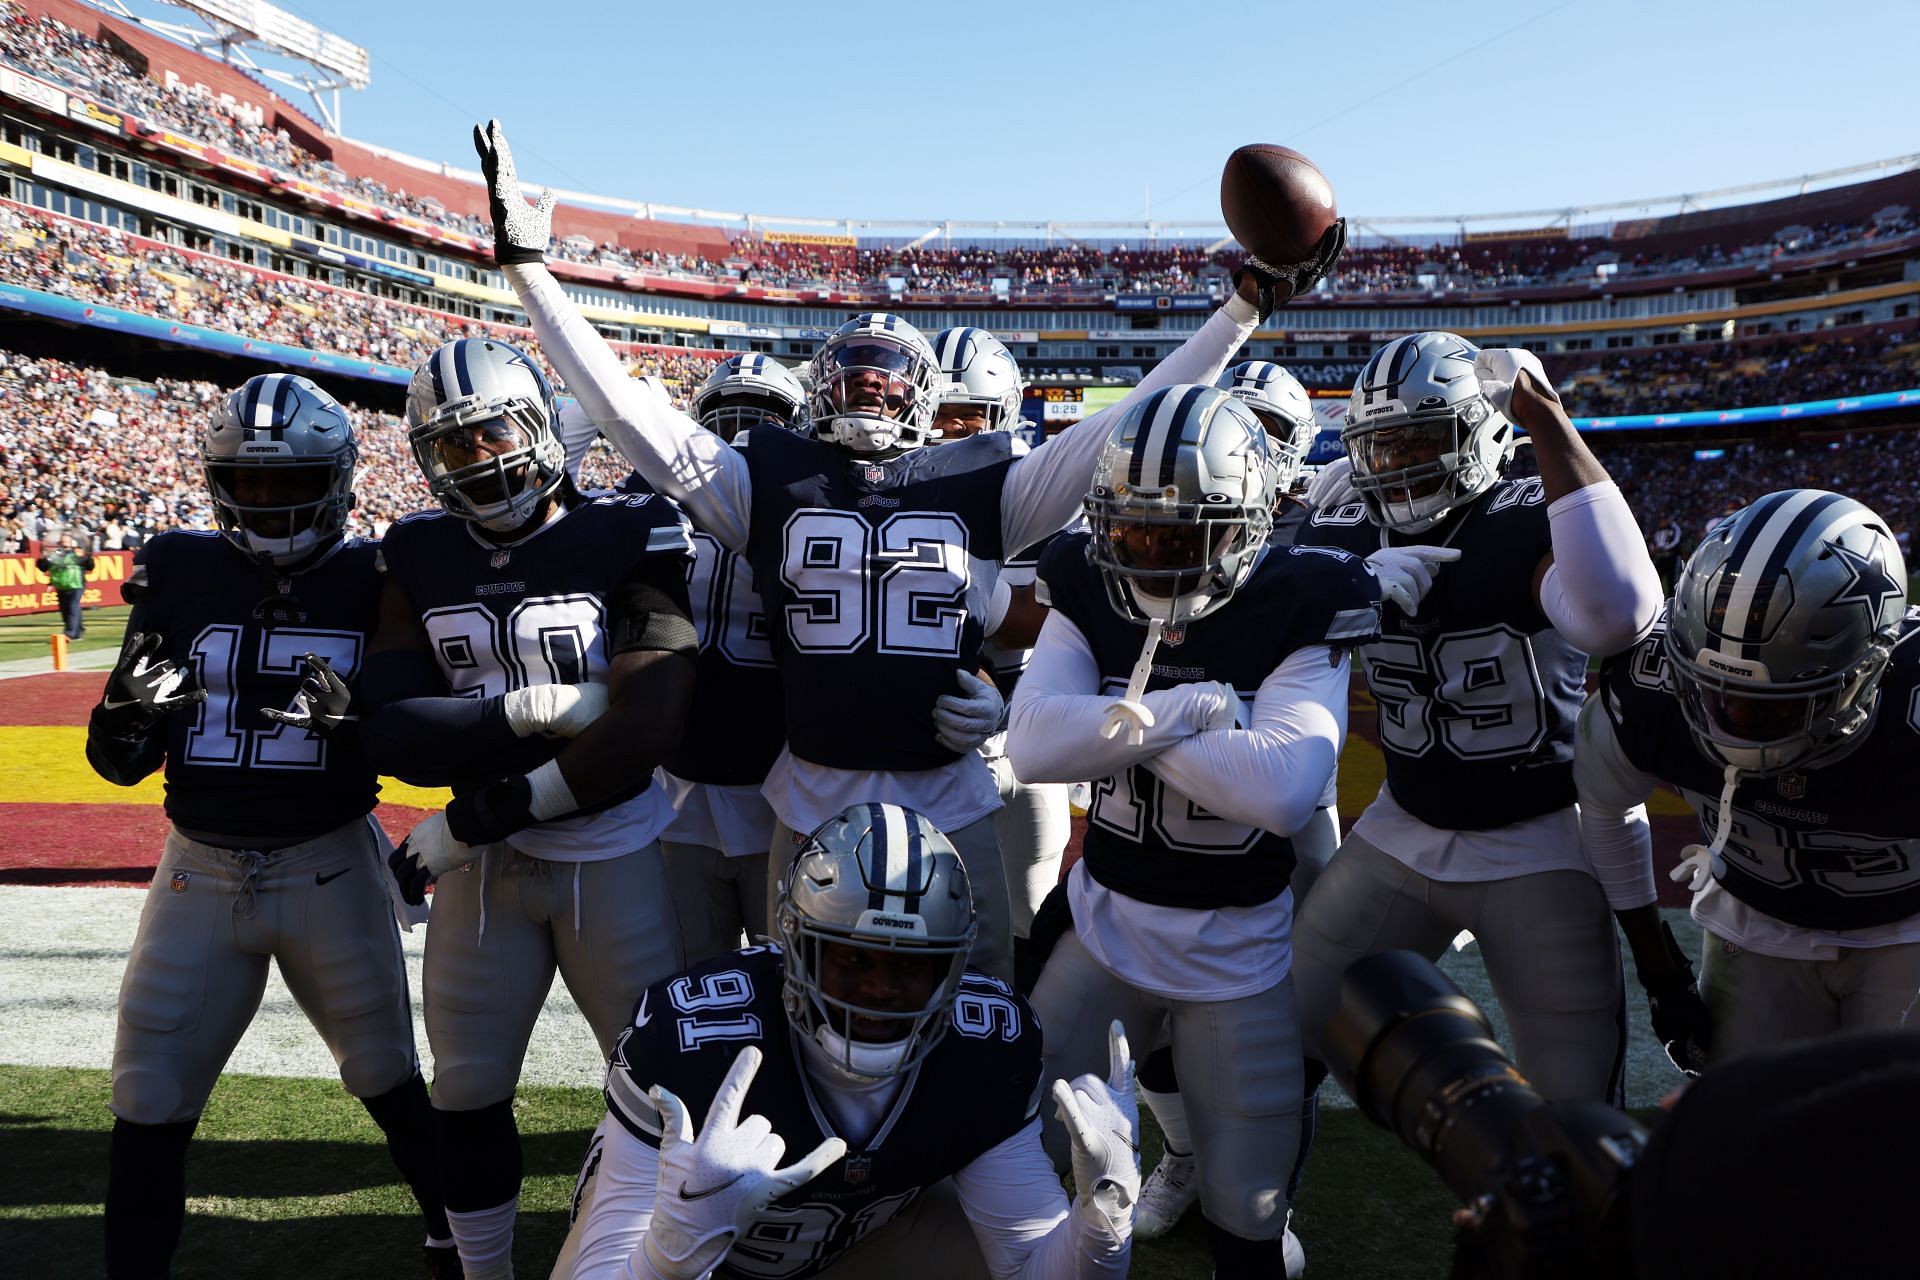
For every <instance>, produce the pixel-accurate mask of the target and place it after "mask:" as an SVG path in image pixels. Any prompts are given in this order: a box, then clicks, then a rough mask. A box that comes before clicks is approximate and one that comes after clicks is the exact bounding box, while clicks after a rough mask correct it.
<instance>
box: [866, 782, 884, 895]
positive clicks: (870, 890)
mask: <svg viewBox="0 0 1920 1280" xmlns="http://www.w3.org/2000/svg"><path fill="white" fill-rule="evenodd" d="M867 832H868V839H870V840H871V841H872V842H873V843H872V845H871V846H870V847H869V848H868V849H867V906H868V908H869V909H870V910H873V911H885V910H886V909H887V895H886V887H887V807H886V806H885V805H882V804H874V803H869V804H868V805H867Z"/></svg>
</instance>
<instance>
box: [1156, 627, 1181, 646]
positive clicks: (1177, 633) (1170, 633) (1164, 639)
mask: <svg viewBox="0 0 1920 1280" xmlns="http://www.w3.org/2000/svg"><path fill="white" fill-rule="evenodd" d="M1186 639H1187V624H1186V623H1184V622H1176V623H1174V624H1173V625H1172V626H1170V627H1168V628H1166V629H1165V630H1163V631H1162V632H1161V633H1160V643H1161V644H1184V643H1186Z"/></svg>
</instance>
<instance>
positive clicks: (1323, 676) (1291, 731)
mask: <svg viewBox="0 0 1920 1280" xmlns="http://www.w3.org/2000/svg"><path fill="white" fill-rule="evenodd" d="M1352 671H1353V660H1352V658H1351V657H1349V656H1348V655H1347V654H1345V653H1342V654H1340V655H1339V658H1338V660H1337V661H1335V660H1334V656H1333V650H1331V649H1329V648H1328V647H1327V646H1325V645H1313V646H1312V647H1310V648H1306V649H1299V650H1296V651H1295V652H1293V653H1291V654H1288V655H1287V659H1286V661H1285V662H1282V663H1281V664H1280V665H1279V666H1278V667H1275V668H1274V670H1273V674H1272V675H1269V676H1268V677H1267V678H1266V679H1265V680H1264V681H1262V682H1261V685H1260V690H1259V692H1258V693H1256V694H1255V695H1254V699H1253V723H1252V725H1251V726H1250V727H1248V728H1246V729H1212V730H1208V731H1207V732H1205V733H1196V734H1194V735H1193V736H1192V737H1190V738H1188V739H1186V740H1185V741H1184V742H1180V743H1177V744H1175V745H1174V746H1171V747H1169V748H1167V749H1166V750H1165V751H1162V752H1161V753H1160V754H1159V755H1157V756H1155V757H1154V758H1153V759H1151V760H1149V761H1147V768H1149V769H1151V770H1153V772H1155V773H1157V774H1159V775H1160V777H1161V778H1162V779H1163V780H1165V782H1166V783H1167V785H1169V786H1171V787H1172V788H1173V789H1174V790H1175V791H1178V792H1179V793H1180V794H1181V795H1183V796H1185V797H1186V798H1187V799H1189V800H1191V801H1193V803H1195V804H1197V805H1199V806H1200V807H1201V808H1202V809H1205V810H1206V811H1207V812H1208V813H1211V814H1213V815H1215V816H1216V817H1220V818H1224V819H1226V820H1227V821H1228V822H1238V823H1243V824H1245V825H1246V826H1249V827H1257V828H1258V829H1260V830H1262V831H1271V832H1274V833H1275V834H1276V835H1283V836H1290V835H1292V834H1293V833H1294V832H1296V831H1298V830H1300V828H1302V827H1304V826H1306V825H1307V821H1308V819H1310V818H1312V817H1313V812H1314V810H1315V809H1317V808H1318V807H1319V805H1320V799H1321V796H1322V795H1323V794H1324V793H1325V791H1326V787H1327V779H1328V778H1330V777H1332V776H1333V769H1334V765H1335V764H1336V763H1337V762H1338V761H1339V759H1340V745H1341V744H1342V743H1343V742H1345V741H1346V738H1347V696H1348V695H1347V684H1348V680H1349V678H1350V677H1351V675H1352Z"/></svg>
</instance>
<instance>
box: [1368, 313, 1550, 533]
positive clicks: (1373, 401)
mask: <svg viewBox="0 0 1920 1280" xmlns="http://www.w3.org/2000/svg"><path fill="white" fill-rule="evenodd" d="M1479 352H1480V348H1478V347H1476V346H1474V345H1473V344H1472V343H1471V342H1468V341H1467V340H1466V339H1465V338H1462V337H1459V336H1457V335H1455V334H1451V333H1416V334H1414V335H1413V336H1411V337H1407V338H1395V339H1394V340H1393V341H1392V342H1389V343H1388V344H1387V345H1386V346H1384V347H1382V348H1380V349H1379V350H1378V351H1376V352H1374V353H1373V358H1372V359H1370V360H1368V361H1367V367H1366V368H1365V369H1363V370H1361V372H1360V378H1359V380H1358V381H1357V382H1355V383H1354V384H1353V398H1352V400H1351V401H1350V402H1349V404H1348V407H1347V422H1346V426H1345V428H1344V429H1343V430H1342V431H1341V432H1340V442H1341V443H1342V444H1344V445H1346V447H1347V456H1348V458H1349V459H1350V460H1351V462H1352V467H1353V487H1354V488H1355V489H1356V490H1358V491H1359V494H1360V498H1361V500H1362V501H1364V502H1365V503H1366V505H1367V510H1368V513H1369V514H1370V515H1371V516H1372V517H1373V521H1374V523H1375V524H1379V525H1384V526H1386V527H1387V528H1389V529H1398V530H1399V531H1401V532H1402V533H1419V532H1420V531H1421V530H1423V529H1431V528H1432V527H1433V526H1434V525H1436V524H1439V523H1440V521H1442V520H1444V519H1445V518H1446V516H1447V513H1448V512H1450V511H1452V510H1454V509H1455V508H1456V507H1459V506H1461V505H1463V504H1465V503H1467V502H1470V501H1472V500H1473V499H1474V498H1477V497H1479V496H1480V495H1481V494H1483V493H1485V492H1486V491H1487V490H1489V489H1491V488H1493V486H1494V485H1495V484H1496V483H1498V482H1499V479H1500V477H1501V475H1502V474H1503V473H1504V472H1505V470H1506V467H1507V462H1508V460H1509V459H1510V458H1512V456H1513V449H1514V430H1513V424H1512V423H1511V422H1509V421H1507V419H1506V417H1505V416H1504V415H1503V414H1501V413H1499V412H1497V411H1496V410H1495V409H1494V407H1493V406H1492V405H1491V404H1489V403H1488V402H1487V399H1486V397H1485V396H1483V395H1481V394H1480V379H1479V378H1478V377H1476V376H1475V375H1474V372H1473V358H1474V357H1475V356H1476V355H1478V354H1479Z"/></svg>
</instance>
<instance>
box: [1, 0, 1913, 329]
mask: <svg viewBox="0 0 1920 1280" xmlns="http://www.w3.org/2000/svg"><path fill="white" fill-rule="evenodd" d="M0 60H4V61H6V62H9V63H11V64H13V65H14V66H16V67H18V68H20V69H21V70H23V71H26V72H28V73H30V74H33V75H37V76H42V77H45V78H47V79H49V80H52V81H55V82H58V83H60V84H63V85H67V86H69V87H72V88H75V89H79V90H81V91H83V92H86V93H89V94H91V95H93V96H94V97H96V98H98V99H99V100H100V101H102V102H103V103H105V104H107V105H109V106H112V107H115V108H117V109H119V110H122V111H126V112H128V113H130V114H132V115H134V116H136V117H139V118H141V119H143V120H146V121H148V122H151V123H153V124H157V125H161V126H163V127H165V128H167V129H170V130H174V131H176V132H178V133H181V134H184V135H186V136H190V137H196V138H199V139H201V140H202V141H205V142H208V143H211V144H213V145H215V146H217V147H220V148H221V149H223V150H226V151H229V152H232V153H234V154H236V155H240V156H242V157H244V158H246V159H249V160H252V161H254V162H256V163H259V164H263V165H268V166H271V167H273V168H276V169H279V170H281V171H283V172H286V173H289V174H292V175H294V176H297V177H299V178H301V179H303V180H305V181H307V182H310V183H313V184H315V185H317V186H322V187H325V188H328V189H330V190H334V191H338V192H340V193H341V194H343V195H350V196H353V197H355V198H357V199H360V200H364V201H367V202H369V203H372V204H375V205H380V206H384V207H386V208H389V209H394V210H397V211H400V212H404V213H407V214H410V215H412V216H414V217H416V218H420V219H423V220H426V221H429V222H433V223H437V224H439V225H442V226H446V227H449V228H451V229H454V230H457V231H461V232H464V233H466V234H469V235H475V236H485V235H486V234H487V233H488V228H487V224H486V220H485V219H484V218H482V217H479V216H477V215H475V214H470V213H460V212H457V211H454V210H449V209H447V208H446V207H445V206H444V205H443V204H442V203H441V202H440V201H438V200H436V199H433V198H432V197H426V196H417V195H413V194H410V193H409V192H407V191H405V190H404V189H400V188H395V187H390V186H388V185H386V184H384V183H382V182H380V181H378V180H376V179H374V178H371V177H367V176H365V175H356V174H351V173H348V172H347V171H345V170H344V169H342V168H341V167H339V166H338V165H336V164H334V163H333V162H332V161H331V160H329V159H326V158H324V157H321V156H318V155H315V154H313V153H312V152H310V151H308V150H306V149H305V148H303V147H301V146H300V145H299V144H298V143H296V142H295V141H294V140H293V139H292V138H291V137H290V136H289V135H288V133H287V131H286V130H284V129H279V128H268V127H267V126H266V125H264V124H259V123H255V122H254V121H253V120H252V119H251V118H250V117H249V113H248V112H247V109H246V108H245V107H243V106H240V105H236V104H230V103H223V102H221V101H219V100H218V98H216V97H215V96H214V95H212V94H210V93H209V92H207V91H206V90H205V89H204V88H201V87H198V86H190V85H184V84H173V85H165V84H161V83H160V82H158V81H156V80H153V79H150V78H149V77H147V76H146V75H144V74H142V73H140V72H139V71H138V70H136V69H135V68H134V67H133V66H131V65H129V63H128V62H127V61H126V60H125V59H124V58H123V57H122V56H121V55H120V53H119V52H117V51H116V50H115V49H113V48H112V47H110V46H109V45H107V44H105V43H103V42H102V41H99V40H96V39H94V38H92V37H91V36H88V35H85V34H83V33H82V32H79V31H76V30H74V29H73V28H71V27H68V26H66V25H65V24H63V23H61V22H59V21H57V20H55V19H53V18H50V17H46V16H44V15H41V16H29V15H27V14H25V13H23V12H22V11H21V10H20V9H19V8H18V7H16V6H14V5H12V4H8V3H5V0H0ZM1916 226H1920V221H1916V218H1915V215H1914V214H1913V213H1912V212H1911V211H1909V210H1906V209H1900V208H1895V209H1889V210H1883V211H1881V213H1880V214H1878V215H1876V216H1875V217H1873V218H1869V219H1864V220H1861V221H1858V222H1833V223H1821V224H1819V225H1815V226H1804V225H1795V226H1789V227H1783V228H1780V229H1778V230H1776V231H1774V232H1773V233H1771V234H1770V235H1759V236H1756V237H1754V238H1753V239H1751V240H1748V241H1746V242H1744V243H1737V244H1732V245H1725V244H1721V243H1718V242H1709V243H1702V244H1698V245H1695V246H1692V247H1690V248H1687V249H1685V250H1682V251H1677V252H1670V253H1663V254H1635V253H1633V252H1631V246H1632V241H1631V240H1630V239H1626V238H1621V239H1605V238H1584V239H1577V238H1573V237H1571V236H1568V237H1563V238H1555V237H1552V236H1546V237H1529V238H1524V239H1511V240H1497V239H1495V240H1484V241H1469V242H1463V243H1458V244H1446V243H1441V242H1437V241H1436V242H1433V243H1429V244H1402V243H1392V242H1389V243H1382V244H1367V245H1362V244H1354V245H1351V246H1350V247H1349V248H1348V250H1347V253H1346V255H1345V256H1344V257H1343V258H1342V260H1341V262H1340V266H1339V269H1338V270H1337V271H1336V272H1335V273H1333V274H1332V275H1331V276H1329V277H1328V280H1327V285H1326V287H1327V289H1328V291H1329V292H1330V293H1331V294H1334V295H1354V296H1365V295H1369V294H1377V293H1408V292H1412V293H1423V294H1442V295H1444V294H1447V293H1452V292H1457V291H1463V290H1470V289H1489V288H1527V287H1534V286H1544V285H1555V284H1569V283H1583V282H1591V281H1593V280H1594V279H1596V277H1598V276H1600V275H1601V274H1602V273H1606V274H1610V275H1611V276H1613V277H1614V278H1622V277H1633V276H1643V275H1661V274H1674V273H1681V272H1688V271H1700V270H1710V269H1714V268H1719V267H1729V266H1741V265H1758V264H1764V263H1767V262H1770V261H1773V260H1775V259H1778V258H1781V257H1783V256H1788V255H1793V254H1804V253H1811V252H1817V251H1821V250H1825V249H1831V248H1835V247H1838V246H1841V245H1846V244H1853V243H1856V242H1857V243H1863V244H1864V243H1871V242H1874V241H1877V240H1885V239H1888V238H1891V237H1895V236H1900V235H1905V234H1906V233H1908V232H1910V231H1912V230H1914V229H1915V228H1916ZM549 256H550V257H553V258H557V259H562V260H567V261H573V262H582V263H593V264H598V265H603V266H609V267H613V268H616V269H618V268H625V269H630V270H636V271H640V270H645V271H652V272H659V273H663V274H667V275H670V276H671V275H680V276H688V277H693V278H696V279H701V280H708V281H725V282H732V283H746V284H758V285H764V286H768V287H773V288H785V289H800V288H815V289H842V290H850V291H852V290H858V291H864V292H880V293H887V292H896V291H897V292H899V293H901V294H903V295H913V294H925V295H948V296H951V295H962V296H982V297H990V296H994V295H996V294H998V293H1002V292H1004V293H1005V294H1006V295H1007V296H1009V297H1014V298H1018V297H1021V296H1044V295H1049V294H1057V293H1062V292H1065V293H1071V294H1080V295H1091V294H1107V293H1169V292H1173V293H1177V292H1202V293H1204V292H1210V291H1217V290H1221V289H1223V288H1224V286H1225V283H1226V280H1227V276H1228V274H1229V272H1230V270H1231V267H1232V265H1233V264H1234V263H1235V262H1237V261H1238V259H1239V257H1240V251H1239V250H1238V248H1236V247H1233V246H1230V245H1229V246H1225V247H1222V248H1220V249H1218V250H1212V251H1211V252H1210V246H1208V245H1204V244H1200V243H1190V244H1179V243H1169V244H1156V245H1153V246H1135V247H1131V248H1130V247H1128V246H1127V245H1125V244H1120V245H1113V246H1101V245H1095V244H1083V243H1079V242H1072V241H1069V242H1065V243H1061V244H1048V245H1039V246H1032V245H1017V244H995V245H957V246H952V245H950V246H944V247H943V246H929V245H921V244H919V243H918V242H914V243H911V244H908V245H905V246H902V247H855V246H854V245H852V244H846V245H837V244H829V243H818V242H817V238H816V240H809V241H804V242H803V241H797V240H793V239H781V238H778V237H761V236H753V235H742V236H740V237H739V238H737V239H736V240H734V242H733V244H732V248H731V252H730V253H729V254H728V255H727V256H726V257H725V258H724V259H723V260H721V261H714V260H712V259H710V258H708V257H706V256H703V255H699V254H693V255H681V254H669V253H662V252H660V251H658V250H655V249H646V248H636V247H632V246H628V245H623V244H619V243H615V242H606V243H598V244H596V243H594V241H593V240H592V239H591V238H590V237H586V236H580V235H575V236H570V237H562V238H561V239H559V240H557V241H556V242H555V244H554V245H553V246H552V248H551V249H550V250H549Z"/></svg>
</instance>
